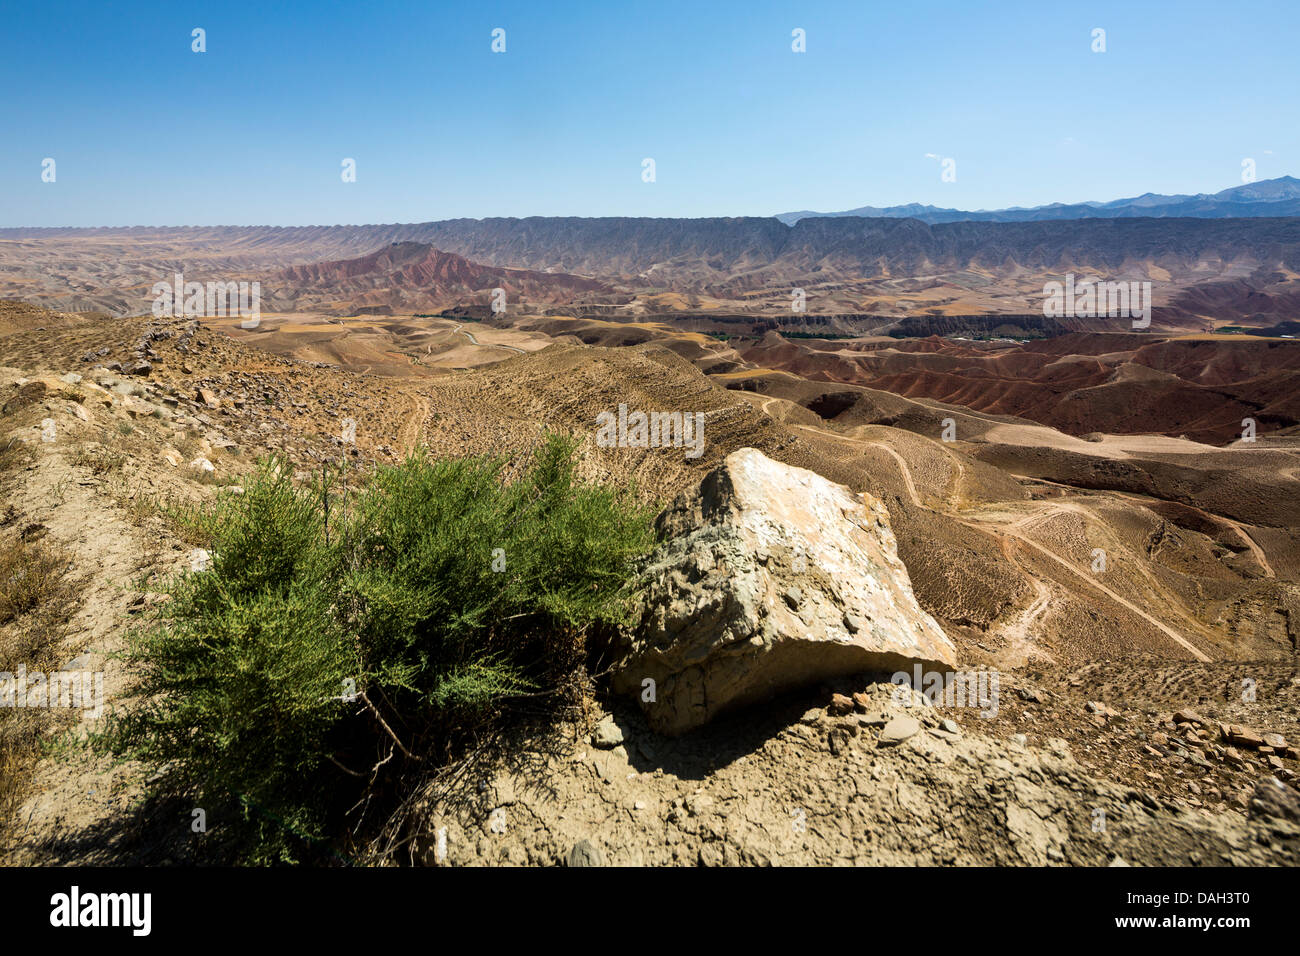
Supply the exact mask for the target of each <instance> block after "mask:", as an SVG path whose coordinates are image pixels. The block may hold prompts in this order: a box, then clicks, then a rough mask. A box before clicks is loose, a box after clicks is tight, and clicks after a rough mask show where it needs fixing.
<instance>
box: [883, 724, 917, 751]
mask: <svg viewBox="0 0 1300 956" xmlns="http://www.w3.org/2000/svg"><path fill="white" fill-rule="evenodd" d="M920 732H921V724H920V722H919V721H917V720H915V719H914V718H912V717H895V718H894V719H893V720H891V721H890V722H889V723H887V724H885V727H884V729H883V730H881V731H880V741H879V742H880V744H882V745H883V746H891V745H893V744H901V743H902V742H903V741H905V740H909V739H911V738H912V737H915V736H916V735H917V734H919V733H920Z"/></svg>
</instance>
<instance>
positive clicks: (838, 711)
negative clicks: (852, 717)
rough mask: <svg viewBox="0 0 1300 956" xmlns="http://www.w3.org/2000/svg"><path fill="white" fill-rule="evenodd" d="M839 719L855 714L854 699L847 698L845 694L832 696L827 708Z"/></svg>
mask: <svg viewBox="0 0 1300 956" xmlns="http://www.w3.org/2000/svg"><path fill="white" fill-rule="evenodd" d="M827 709H828V710H829V711H830V712H831V713H832V714H835V715H836V716H837V717H842V716H844V715H845V714H851V713H853V698H852V697H845V696H844V695H843V694H831V702H830V706H829V707H828V708H827Z"/></svg>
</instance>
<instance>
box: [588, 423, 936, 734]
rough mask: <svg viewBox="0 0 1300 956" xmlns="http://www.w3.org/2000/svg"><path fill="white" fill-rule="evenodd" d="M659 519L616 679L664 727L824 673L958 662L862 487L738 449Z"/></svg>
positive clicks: (699, 720)
mask: <svg viewBox="0 0 1300 956" xmlns="http://www.w3.org/2000/svg"><path fill="white" fill-rule="evenodd" d="M657 528H658V531H659V533H660V535H661V541H662V543H661V545H660V547H659V548H658V549H657V550H656V551H655V552H654V553H653V554H652V555H651V556H650V557H649V559H648V561H647V564H646V567H645V571H644V576H643V580H642V583H643V585H644V586H645V594H644V598H643V611H642V617H641V621H640V624H639V626H638V628H637V629H636V630H635V632H634V638H633V641H632V644H631V646H630V648H628V650H627V654H626V655H625V656H624V657H623V659H622V662H621V664H620V666H619V668H618V670H617V671H616V672H615V675H614V689H615V691H616V692H619V693H633V694H636V695H638V697H639V698H640V699H641V702H642V707H643V708H644V710H645V712H646V716H647V718H648V719H649V721H650V723H651V725H652V726H653V727H654V728H655V729H656V730H658V731H659V732H661V733H667V734H680V733H684V732H686V731H688V730H690V729H692V728H695V727H698V726H700V725H701V724H704V723H706V722H707V721H709V720H711V719H712V718H713V717H714V716H716V715H717V714H718V713H720V712H722V711H724V710H730V709H732V708H735V707H738V706H741V705H744V704H749V703H753V702H755V701H758V700H762V699H765V698H767V697H770V696H772V695H774V694H777V693H780V692H782V691H786V690H790V689H792V688H796V687H799V686H801V685H806V684H810V683H816V682H818V681H820V680H823V679H825V678H828V677H834V676H840V675H846V674H856V673H863V672H868V671H879V672H888V673H893V672H895V671H900V670H906V671H908V672H909V673H910V671H911V669H912V666H913V665H914V664H916V663H920V664H922V665H923V667H924V668H925V669H927V670H942V671H949V670H952V669H953V668H954V667H955V666H956V652H955V650H954V648H953V645H952V643H951V642H950V641H949V640H948V637H947V635H945V634H944V633H943V630H942V629H941V628H940V627H939V625H938V624H937V623H936V622H935V620H934V618H932V617H931V616H930V615H929V614H927V613H925V612H924V611H923V610H921V608H920V606H919V605H918V604H917V603H916V598H915V597H913V595H912V586H911V582H910V581H909V580H908V576H907V569H906V568H905V567H904V566H903V563H902V561H900V560H899V558H898V553H897V545H896V543H895V541H894V534H893V531H891V530H890V527H889V513H888V511H886V510H885V506H884V504H883V503H881V502H880V501H879V500H877V499H876V498H874V497H873V496H871V495H869V494H861V495H859V494H855V493H854V492H851V491H849V489H847V488H845V487H844V486H843V485H837V484H835V483H834V482H831V481H827V480H826V479H825V478H823V477H821V476H820V475H818V474H815V473H814V472H811V471H807V470H806V469H803V468H795V467H792V466H790V465H784V464H781V463H780V462H776V461H773V460H772V459H770V458H768V457H767V456H766V455H764V454H763V453H762V452H760V451H758V450H757V449H754V448H743V449H741V450H740V451H737V452H734V453H732V454H731V455H728V456H727V458H726V460H725V461H724V462H723V463H722V464H721V465H719V466H718V467H717V468H716V469H714V470H713V471H711V472H710V473H709V474H708V475H706V476H705V478H704V480H703V481H702V482H701V483H700V486H699V488H697V489H695V490H692V491H689V492H686V493H684V494H682V495H680V496H679V497H678V498H677V500H676V501H674V502H673V504H672V505H671V506H670V507H669V508H668V510H666V511H665V512H664V513H663V514H662V515H660V516H659V520H658V524H657ZM647 681H653V682H654V683H653V684H648V683H646V682H647ZM652 691H653V696H654V700H653V701H650V700H647V699H646V698H648V697H649V696H651V692H652Z"/></svg>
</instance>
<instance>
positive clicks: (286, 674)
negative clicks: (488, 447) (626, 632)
mask: <svg viewBox="0 0 1300 956" xmlns="http://www.w3.org/2000/svg"><path fill="white" fill-rule="evenodd" d="M575 455H576V443H575V442H573V441H572V440H571V439H567V438H563V437H560V436H549V437H548V439H547V441H546V442H545V443H544V445H543V447H542V448H541V449H540V450H539V451H538V452H537V453H536V454H535V455H534V456H533V458H532V459H531V461H530V462H529V463H528V465H527V467H525V468H524V469H523V470H522V471H521V472H520V473H519V474H518V475H513V476H510V475H507V473H506V465H505V461H504V460H503V459H498V458H483V457H477V458H462V459H450V460H430V459H428V458H426V457H423V456H414V457H411V458H409V459H408V460H407V461H405V462H404V463H402V464H400V465H396V466H381V467H379V468H377V469H376V470H375V471H374V472H373V473H372V474H371V475H370V476H369V477H368V479H367V481H366V482H365V484H364V486H363V487H362V488H361V489H359V490H355V491H352V492H350V493H349V496H348V501H347V504H346V507H344V501H343V499H342V497H341V495H340V485H339V482H338V477H337V475H333V476H321V477H320V478H318V479H317V480H316V481H315V482H314V483H312V484H310V485H300V484H295V482H294V481H293V480H292V477H291V473H290V471H289V469H288V468H286V467H284V466H283V465H282V464H281V463H279V462H276V461H270V462H266V463H263V465H262V466H261V467H260V470H259V471H258V472H257V474H256V475H255V476H254V477H253V478H252V479H251V480H249V481H248V482H246V483H245V488H244V492H243V494H241V495H233V494H223V495H221V496H220V497H219V498H218V500H217V502H216V504H215V505H214V506H212V507H210V508H207V509H202V510H198V511H194V512H191V513H189V514H188V515H186V516H184V520H185V522H186V523H187V524H188V525H189V527H190V529H191V530H192V531H193V532H194V537H196V538H198V539H200V540H206V541H209V542H210V545H209V547H210V548H211V550H212V552H213V556H212V562H211V566H210V568H208V569H207V570H204V571H201V572H198V573H182V574H180V575H179V576H178V577H177V578H176V579H175V580H173V581H171V582H169V584H168V585H167V586H166V591H167V593H168V595H169V598H170V600H168V601H166V602H165V603H163V604H161V605H160V611H159V612H158V617H157V619H156V620H155V621H154V622H152V624H151V625H150V626H148V627H145V628H143V629H141V630H140V631H139V632H138V633H136V634H134V635H133V636H132V638H131V641H130V647H129V650H128V651H127V655H126V656H127V657H128V659H129V667H130V670H131V671H132V672H133V673H134V674H135V675H136V682H137V683H136V686H135V688H134V690H133V693H134V694H135V695H136V696H137V700H136V701H135V702H133V705H132V706H131V707H130V708H128V709H126V710H124V711H123V712H122V713H120V714H117V715H115V716H114V717H113V718H112V720H111V721H110V723H109V726H108V729H107V730H106V731H105V733H104V734H102V735H101V736H100V737H99V738H98V739H97V743H98V744H99V745H100V746H102V747H104V748H105V749H108V750H110V751H112V752H114V753H117V754H120V755H123V756H127V757H132V758H135V759H141V760H144V761H147V762H149V763H152V764H157V765H165V766H166V768H167V773H166V775H165V780H166V782H167V785H168V786H169V787H170V788H171V789H173V790H176V791H182V792H189V793H194V794H195V795H196V796H197V797H198V799H200V800H207V801H209V803H210V804H225V805H231V804H235V805H242V811H241V813H240V814H239V815H238V818H237V822H236V824H235V826H234V828H233V829H234V831H235V834H236V837H237V841H236V842H237V844H238V847H239V852H240V854H241V856H242V857H243V858H244V859H246V860H248V861H249V862H258V863H265V862H273V861H291V860H294V859H300V858H302V857H303V854H304V851H306V850H308V848H310V847H311V846H312V845H313V843H314V841H320V840H324V839H327V838H328V837H329V835H330V834H331V833H333V832H337V829H336V828H337V827H338V826H339V823H340V820H341V819H342V817H341V816H340V811H341V808H344V807H349V806H353V805H355V804H356V803H357V802H358V799H359V797H362V796H366V794H365V791H369V792H370V795H372V796H373V795H375V794H377V793H382V794H386V795H387V796H388V797H389V798H392V796H393V795H394V793H396V792H400V789H401V776H402V774H403V772H404V771H409V770H410V769H411V766H412V764H413V763H422V762H424V761H425V760H426V758H427V759H428V760H436V759H441V758H443V757H444V756H445V755H447V754H448V753H451V752H454V750H455V747H456V745H457V743H458V742H459V741H462V740H465V739H468V738H470V737H472V735H473V734H474V732H475V731H477V730H479V729H482V728H483V727H485V726H490V725H491V724H492V722H493V721H495V720H499V719H500V718H501V717H503V716H505V715H508V714H509V713H510V710H511V707H512V703H513V702H514V701H516V700H518V699H520V698H521V697H525V696H526V697H529V698H532V699H535V698H536V697H538V696H545V695H546V694H547V693H548V692H549V691H553V690H555V689H556V688H558V687H560V686H561V685H562V684H563V683H564V682H565V681H566V680H568V679H569V678H570V677H571V676H572V674H573V672H574V670H575V668H578V667H580V666H581V665H582V663H583V661H584V658H585V650H586V642H587V640H588V639H589V638H590V637H593V636H601V637H607V636H609V635H611V634H612V633H614V632H615V631H616V630H617V629H618V628H619V627H621V626H623V625H624V624H626V623H627V615H628V613H629V607H630V598H631V594H630V593H629V590H628V581H629V580H630V577H631V570H632V567H633V564H634V562H635V560H636V558H637V557H638V556H639V555H641V554H643V553H645V552H646V551H647V550H649V548H650V546H651V545H652V542H653V532H652V530H651V518H652V512H651V511H650V510H648V509H647V508H645V507H644V506H641V505H638V504H637V503H636V501H635V499H634V497H633V496H632V494H631V493H630V492H628V491H626V490H619V489H612V488H608V487H602V486H597V485H592V484H589V483H585V482H582V481H579V480H578V479H577V478H576V477H575V472H574V468H575ZM359 791H360V792H359ZM381 799H382V798H381ZM200 805H205V806H206V805H208V804H200Z"/></svg>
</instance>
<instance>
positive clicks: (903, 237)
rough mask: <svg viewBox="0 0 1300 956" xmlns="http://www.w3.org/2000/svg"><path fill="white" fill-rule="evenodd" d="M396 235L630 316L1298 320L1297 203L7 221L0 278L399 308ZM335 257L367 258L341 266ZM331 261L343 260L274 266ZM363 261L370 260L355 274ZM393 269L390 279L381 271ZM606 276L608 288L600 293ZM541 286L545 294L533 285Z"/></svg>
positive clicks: (109, 308) (46, 300) (42, 288)
mask: <svg viewBox="0 0 1300 956" xmlns="http://www.w3.org/2000/svg"><path fill="white" fill-rule="evenodd" d="M395 243H397V244H404V243H420V244H425V245H431V246H433V247H434V248H435V249H436V250H439V252H440V253H441V254H442V255H444V256H446V255H457V256H461V257H464V258H465V259H468V260H470V261H471V262H474V263H478V264H480V265H481V266H483V267H489V268H492V269H513V270H522V271H531V272H534V273H552V274H567V275H569V276H576V277H581V279H576V278H570V279H567V280H560V279H555V278H550V279H546V280H542V279H540V278H537V277H536V276H534V277H533V278H532V279H530V280H529V282H531V283H533V287H534V288H537V289H539V290H540V289H541V288H551V289H552V290H554V289H555V288H557V287H556V286H555V283H557V282H559V283H561V284H564V283H567V284H568V285H569V286H570V287H574V286H575V284H576V288H578V289H586V290H587V291H588V292H589V293H590V294H593V297H592V299H582V297H577V299H575V301H578V300H582V301H590V302H593V303H594V304H597V305H602V306H605V307H609V308H614V307H618V308H621V310H622V311H623V312H624V313H625V314H627V315H630V316H639V315H645V314H647V313H653V312H664V311H672V310H678V311H680V310H688V309H693V308H698V307H701V306H704V307H707V308H718V309H723V310H728V309H729V310H732V311H735V310H743V311H747V312H762V313H766V314H771V315H785V316H789V315H791V314H792V313H795V312H798V311H803V310H806V311H807V312H811V313H815V314H821V315H828V314H836V313H845V312H862V313H873V314H880V315H885V316H888V317H890V318H893V319H901V318H907V317H912V318H913V319H914V320H919V319H922V318H925V317H938V318H943V317H945V316H950V315H962V316H968V315H976V314H984V313H1001V314H1009V315H1026V314H1028V315H1040V316H1041V315H1042V314H1043V302H1044V293H1043V289H1044V285H1045V284H1046V283H1047V282H1052V281H1056V282H1061V281H1064V279H1065V277H1066V275H1067V274H1070V273H1075V274H1078V275H1079V276H1080V277H1084V276H1095V277H1099V278H1102V279H1105V280H1107V281H1120V280H1123V281H1129V282H1149V283H1150V284H1151V294H1152V301H1153V303H1154V310H1153V315H1152V327H1153V328H1158V329H1180V330H1192V329H1194V330H1197V331H1204V330H1208V329H1212V328H1214V327H1215V326H1216V325H1217V324H1229V323H1236V324H1243V325H1247V326H1252V327H1257V328H1265V327H1273V326H1275V325H1277V324H1278V323H1279V322H1282V321H1287V320H1289V319H1290V318H1292V315H1291V313H1290V312H1289V304H1290V303H1292V302H1293V301H1294V296H1295V294H1296V285H1297V283H1298V282H1300V275H1298V273H1300V218H1294V217H1291V218H1285V217H1259V218H1232V219H1197V218H1169V219H1156V218H1132V219H1127V218H1126V219H1078V220H1069V221H1043V222H970V221H961V222H949V223H938V224H934V225H930V224H927V223H925V222H921V221H918V220H916V219H909V218H861V217H856V216H846V217H832V218H805V219H800V220H799V221H798V222H796V223H794V225H786V224H785V223H783V222H781V221H780V220H778V219H776V218H758V217H742V218H729V219H632V218H600V219H580V218H571V217H555V218H543V217H536V218H528V219H474V220H469V219H459V220H446V221H442V222H430V223H415V224H401V225H370V226H309V227H293V228H279V227H275V228H272V227H256V226H249V227H193V228H190V227H177V228H159V229H146V228H138V227H137V228H122V229H46V230H41V229H0V296H15V297H20V298H23V299H25V300H27V301H29V302H33V303H37V304H40V305H44V306H47V307H50V308H56V309H63V310H71V311H84V310H89V309H99V310H103V311H106V312H110V313H113V314H117V315H121V314H129V313H135V312H140V311H143V310H145V309H147V308H148V307H149V304H150V302H151V297H150V293H149V290H150V289H151V288H152V286H153V284H154V283H155V282H159V281H171V279H172V276H173V275H174V274H175V273H176V272H178V271H179V272H183V273H185V274H186V277H187V279H188V280H194V281H205V282H206V281H232V280H250V281H251V280H257V281H260V282H261V284H262V289H263V294H264V295H266V296H268V297H270V298H272V299H274V300H275V301H281V302H291V301H294V300H295V299H296V298H298V297H300V296H301V297H304V302H305V303H307V302H309V303H310V304H312V305H313V306H314V305H315V304H317V303H319V302H321V301H324V300H326V299H328V300H329V301H330V303H331V309H332V310H333V308H334V307H337V308H338V309H346V308H350V307H351V308H355V307H364V306H375V305H387V306H389V307H391V308H393V309H394V310H395V311H401V310H402V309H403V308H407V309H409V308H411V298H412V296H411V290H410V287H409V283H408V282H407V280H404V279H402V278H401V273H402V268H404V267H398V268H396V269H395V270H390V269H389V266H388V265H384V264H382V263H380V262H379V261H378V258H382V257H383V256H384V255H385V253H383V252H382V250H384V249H386V248H387V247H389V246H390V245H393V244H395ZM389 255H391V254H389ZM344 260H359V261H360V266H358V265H355V264H354V265H352V266H339V265H338V263H339V262H340V261H344ZM324 262H332V263H335V265H334V266H332V267H330V268H329V269H326V270H324V271H321V270H317V271H315V272H313V271H311V269H310V268H308V269H307V270H306V271H301V270H300V271H294V270H293V269H290V270H289V271H285V270H286V268H287V267H291V266H297V267H311V266H314V265H315V264H318V263H324ZM358 268H362V269H364V268H369V269H370V270H371V271H372V272H373V273H374V274H373V275H371V276H370V277H369V278H367V277H365V276H363V275H361V274H358V272H357V269H358ZM389 271H393V272H394V276H392V277H389V278H392V279H394V282H393V283H392V284H391V285H390V286H386V285H384V281H383V280H384V278H385V276H386V275H387V273H388V272H389ZM424 271H427V270H424ZM433 271H434V272H436V271H437V270H436V268H434V269H433ZM416 272H421V270H416ZM414 274H415V273H410V274H409V275H408V279H409V278H411V277H413V276H414ZM516 278H517V279H521V280H522V278H523V277H522V276H516ZM584 283H586V284H588V285H584ZM602 284H603V285H602ZM1207 285H1208V287H1209V288H1207V289H1205V290H1203V291H1197V290H1199V289H1201V287H1202V286H1207ZM299 286H302V288H299ZM469 287H470V289H477V288H478V287H477V286H476V285H474V283H469ZM606 287H608V288H612V289H613V290H614V291H613V292H612V293H601V294H600V295H594V293H596V292H597V291H598V290H599V289H602V288H606ZM431 288H433V287H431ZM795 289H801V290H802V291H803V294H804V300H803V301H804V305H803V307H802V309H794V308H792V301H793V299H792V296H793V294H794V293H793V290H795ZM384 290H388V291H384ZM441 291H443V292H445V291H447V290H446V288H444V289H442V290H441ZM544 300H545V296H544V295H541V294H540V293H539V299H538V301H544ZM462 301H463V304H466V305H479V306H483V305H486V296H485V295H483V294H482V293H481V292H477V293H475V294H465V295H464V296H463V300H462ZM1066 325H1067V328H1074V329H1089V330H1091V329H1104V330H1110V331H1123V330H1125V329H1126V328H1127V327H1128V325H1129V321H1128V317H1126V316H1125V317H1113V316H1112V317H1105V316H1104V315H1103V316H1102V317H1100V318H1098V317H1095V316H1090V315H1081V316H1072V317H1071V318H1070V320H1069V322H1067V323H1066ZM908 334H921V335H924V334H928V333H927V332H926V331H925V330H923V329H909V330H908Z"/></svg>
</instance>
